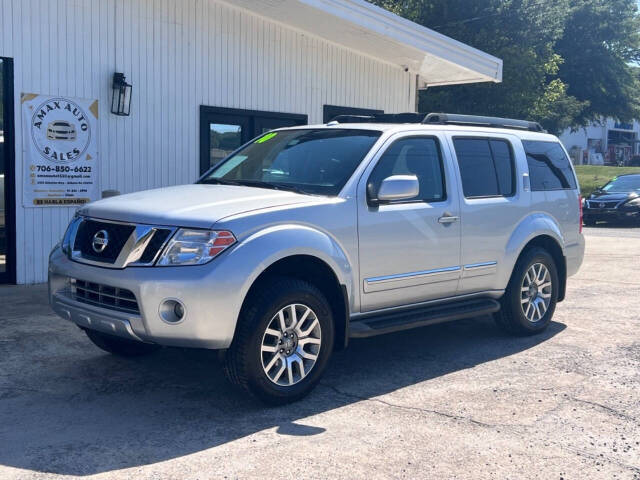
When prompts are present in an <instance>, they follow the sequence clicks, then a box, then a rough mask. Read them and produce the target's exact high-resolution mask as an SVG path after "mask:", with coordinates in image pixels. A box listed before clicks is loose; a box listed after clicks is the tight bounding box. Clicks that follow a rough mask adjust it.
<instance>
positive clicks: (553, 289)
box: [494, 247, 560, 335]
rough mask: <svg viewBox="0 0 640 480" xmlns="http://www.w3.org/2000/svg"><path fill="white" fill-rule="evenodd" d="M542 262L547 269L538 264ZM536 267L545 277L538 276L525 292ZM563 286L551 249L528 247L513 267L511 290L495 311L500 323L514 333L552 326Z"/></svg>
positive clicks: (540, 330)
mask: <svg viewBox="0 0 640 480" xmlns="http://www.w3.org/2000/svg"><path fill="white" fill-rule="evenodd" d="M539 265H542V266H543V267H544V269H546V273H544V272H543V270H542V269H540V268H539V267H537V266H539ZM532 268H533V271H534V272H540V273H539V277H538V278H541V277H542V275H544V279H543V281H538V279H536V281H535V282H532V283H536V286H535V287H530V288H529V289H528V290H527V291H526V292H525V291H523V289H524V288H525V287H526V286H528V280H529V279H531V280H533V278H532V276H533V274H532V270H531V269H532ZM527 274H529V277H528V278H527ZM548 282H551V283H550V285H549V286H545V285H547V283H548ZM559 286H560V282H559V279H558V270H557V267H556V264H555V262H554V260H553V257H552V256H551V255H550V254H549V252H547V251H546V250H544V249H542V248H539V247H533V248H530V249H528V250H526V251H525V252H524V253H523V254H522V255H521V257H520V258H519V259H518V261H517V262H516V266H515V268H514V269H513V273H512V274H511V279H510V280H509V285H508V286H507V290H506V291H505V294H504V296H503V297H502V299H501V300H500V303H501V309H500V311H498V312H497V313H495V314H494V318H495V320H496V323H497V324H498V325H499V326H500V327H502V328H503V329H504V330H506V331H507V332H509V333H511V334H514V335H534V334H536V333H540V332H542V331H543V330H545V329H546V328H547V327H548V326H549V323H550V322H551V318H552V317H553V313H554V311H555V309H556V304H557V302H558V288H559ZM533 295H535V297H534V296H533ZM547 295H548V297H547ZM525 299H528V300H527V302H524V300H525ZM547 300H548V303H547ZM541 302H542V303H541ZM525 311H526V314H525ZM527 315H529V316H527Z"/></svg>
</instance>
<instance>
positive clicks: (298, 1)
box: [0, 0, 502, 283]
mask: <svg viewBox="0 0 640 480" xmlns="http://www.w3.org/2000/svg"><path fill="white" fill-rule="evenodd" d="M116 72H120V73H123V74H124V75H125V77H126V82H128V83H129V84H130V85H132V95H131V102H130V115H129V116H118V115H115V114H113V113H111V112H110V110H111V103H112V94H113V88H112V87H113V85H112V83H113V78H114V73H116ZM0 77H1V78H0V84H2V85H3V98H2V99H1V100H2V101H1V102H0V107H2V110H1V111H0V122H2V123H0V130H4V139H5V142H4V147H3V148H2V150H0V175H4V182H5V184H6V188H4V192H5V210H4V212H2V215H3V216H5V217H6V222H5V223H6V227H4V232H3V234H4V236H5V237H6V240H5V241H3V240H2V235H1V234H0V262H2V261H4V262H5V263H0V282H14V281H15V282H17V283H33V282H43V281H46V276H47V269H46V264H47V255H48V253H49V251H50V249H51V248H52V246H53V245H54V244H55V243H56V242H58V241H59V239H60V238H61V236H62V235H63V232H64V230H65V228H66V225H67V223H68V222H69V220H70V218H71V217H72V216H73V214H74V211H75V209H76V207H77V205H73V203H74V202H76V203H81V202H82V201H86V200H93V199H96V198H98V197H99V196H100V192H103V191H105V190H117V191H119V192H122V193H128V192H132V191H136V190H142V189H148V188H153V187H161V186H166V185H172V184H178V183H188V182H193V181H195V180H196V179H197V178H198V176H199V174H200V173H202V172H203V171H204V170H205V169H206V168H207V167H208V166H209V165H210V163H211V161H212V160H215V159H217V158H220V157H221V156H223V155H224V154H225V152H228V151H229V150H231V149H233V148H235V147H236V146H238V145H239V144H241V143H243V142H245V141H248V140H249V139H250V138H252V137H253V136H255V135H257V134H259V133H261V132H263V131H264V130H267V129H271V128H275V127H280V126H285V125H293V124H304V123H307V122H309V123H314V122H315V123H318V122H323V121H326V120H327V119H328V118H330V117H332V116H333V115H336V114H337V113H347V112H366V111H368V110H383V111H385V112H411V111H415V106H416V99H417V90H418V89H419V88H424V87H425V86H430V85H444V84H459V83H470V82H485V81H490V82H499V81H501V77H502V62H501V60H499V59H497V58H495V57H492V56H490V55H487V54H485V53H483V52H480V51H478V50H475V49H473V48H471V47H469V46H467V45H464V44H462V43H460V42H457V41H454V40H452V39H450V38H447V37H445V36H443V35H440V34H438V33H436V32H434V31H432V30H429V29H426V28H424V27H421V26H419V25H416V24H414V23H412V22H410V21H407V20H405V19H403V18H400V17H398V16H395V15H393V14H391V13H389V12H386V11H384V10H382V9H380V8H377V7H375V6H373V5H371V4H369V3H367V2H364V1H362V0H278V1H273V0H227V1H222V0H180V1H179V0H155V1H154V0H0ZM23 94H24V95H23ZM45 95H50V96H52V97H57V99H58V101H59V105H58V106H59V107H60V106H61V105H62V107H64V106H68V105H76V106H78V109H79V110H78V111H79V112H82V115H85V116H87V117H91V118H92V122H89V123H91V125H89V126H87V124H81V123H77V124H74V123H73V121H71V120H63V119H61V118H55V117H51V118H50V120H51V121H50V120H46V121H45V123H46V124H47V125H48V126H47V128H46V130H45V129H44V127H42V132H46V135H45V133H43V135H45V136H44V137H42V138H40V139H39V140H38V138H36V137H37V135H36V134H37V133H38V130H37V129H36V127H34V125H36V124H37V125H38V128H40V124H41V123H42V122H43V121H44V120H40V121H39V122H38V121H36V115H37V114H38V112H42V113H41V116H42V117H43V118H44V117H45V116H46V114H47V112H46V111H45V110H46V108H49V107H50V108H52V109H53V108H55V103H51V102H53V101H54V100H56V99H55V98H54V99H49V100H47V101H46V102H49V103H46V102H43V103H41V104H39V105H37V106H35V107H34V104H32V103H33V102H36V101H39V100H38V99H41V98H46V97H44V96H45ZM96 100H97V103H96V102H95V101H96ZM85 101H86V103H83V102H85ZM60 102H62V103H60ZM69 102H71V103H69ZM47 105H48V106H49V107H47ZM83 105H85V106H84V107H83ZM73 108H74V110H75V107H73ZM361 109H364V110H361ZM60 111H62V108H61V110H60ZM68 111H69V112H71V110H68ZM88 112H91V113H88ZM69 115H70V113H69ZM78 115H80V114H78ZM93 117H96V118H93ZM47 118H49V117H47ZM82 118H83V119H84V118H85V117H82ZM72 120H73V119H72ZM47 122H48V123H47ZM74 125H75V126H74ZM85 128H87V129H88V130H85ZM80 140H82V142H87V143H86V144H83V145H84V146H81V148H80V147H79V148H78V150H77V152H76V151H75V150H74V149H75V148H76V146H74V145H75V144H74V143H73V142H80ZM65 141H66V142H70V143H68V144H64V143H63V142H65ZM38 142H40V143H42V142H45V143H46V142H49V143H48V144H49V145H52V144H53V143H52V142H54V143H55V142H58V143H56V144H55V145H61V146H60V152H59V154H60V156H58V153H55V152H54V153H55V158H53V159H52V158H50V157H51V151H50V149H49V150H47V148H45V147H42V145H41V144H39V143H38ZM67 145H68V146H67ZM78 145H79V144H78ZM87 145H89V147H88V148H89V150H86V148H87ZM40 147H42V148H40ZM54 150H58V147H56V148H54ZM45 152H48V155H49V157H42V158H41V157H40V155H42V156H44V155H45ZM65 152H66V153H65ZM74 152H75V153H74ZM87 152H92V154H91V155H89V154H88V153H87ZM63 160H64V161H63ZM38 162H39V163H38ZM46 162H48V163H46ZM82 162H84V163H82ZM45 163H46V164H47V165H53V170H52V171H51V172H53V173H51V172H50V173H49V174H46V175H45V174H44V173H42V172H41V171H40V170H41V169H44V167H43V166H42V165H40V164H43V165H44V164H45ZM74 165H75V167H74ZM78 165H92V168H89V170H91V173H90V174H87V176H86V179H87V181H86V182H85V183H87V184H91V183H92V182H93V183H92V186H91V188H89V189H88V190H87V192H88V193H86V192H85V193H82V194H81V193H79V192H82V191H83V189H80V190H78V191H77V192H76V193H73V190H70V189H69V185H70V183H68V182H69V180H68V178H67V177H65V178H67V179H66V180H61V183H64V185H62V186H61V189H60V190H59V192H62V193H59V192H58V193H56V190H55V188H52V187H51V184H48V185H49V186H48V187H47V188H48V190H46V192H47V193H45V194H43V193H42V191H43V190H42V189H41V188H39V187H40V185H41V184H40V181H41V180H40V179H41V178H45V177H46V178H49V180H47V181H49V182H51V181H52V180H51V178H52V177H53V178H56V179H63V177H64V176H65V175H66V174H64V173H63V174H59V173H56V172H58V170H56V166H60V168H61V171H62V172H64V171H65V170H64V168H67V167H71V170H70V171H71V172H73V171H74V168H75V170H76V171H77V170H78V168H77V166H78ZM82 168H85V167H82ZM82 168H81V169H80V170H82ZM87 168H88V167H87ZM0 178H2V177H0ZM83 178H84V177H83ZM65 182H67V183H65ZM53 183H55V182H53ZM65 189H66V190H65ZM65 192H66V193H65ZM69 192H71V193H69ZM91 192H97V194H96V193H91ZM56 195H57V196H56ZM83 195H84V197H86V198H79V197H82V196H83ZM39 196H40V197H42V196H44V197H46V198H39ZM54 197H55V198H54ZM67 197H68V200H69V203H70V205H69V206H61V205H62V204H65V200H64V199H65V198H67ZM51 198H53V200H51ZM51 205H57V206H51ZM0 224H1V222H0Z"/></svg>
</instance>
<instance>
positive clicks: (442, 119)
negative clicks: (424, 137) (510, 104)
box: [422, 113, 546, 132]
mask: <svg viewBox="0 0 640 480" xmlns="http://www.w3.org/2000/svg"><path fill="white" fill-rule="evenodd" d="M422 123H426V124H431V125H467V126H473V127H491V128H512V129H515V130H528V131H530V132H545V131H546V130H545V129H544V128H542V125H540V124H539V123H538V122H530V121H528V120H515V119H513V118H500V117H484V116H479V115H458V114H452V113H430V114H429V115H427V116H426V117H424V120H422Z"/></svg>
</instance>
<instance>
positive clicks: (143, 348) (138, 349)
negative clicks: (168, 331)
mask: <svg viewBox="0 0 640 480" xmlns="http://www.w3.org/2000/svg"><path fill="white" fill-rule="evenodd" d="M84 333H86V334H87V337H89V340H91V341H92V342H93V344H94V345H95V346H96V347H98V348H101V349H102V350H104V351H105V352H109V353H112V354H114V355H118V356H120V357H139V356H142V355H147V354H149V353H153V352H155V351H156V350H158V349H159V348H160V345H155V344H152V343H142V342H137V341H135V340H127V339H126V338H120V337H116V336H114V335H109V334H107V333H102V332H97V331H95V330H85V331H84Z"/></svg>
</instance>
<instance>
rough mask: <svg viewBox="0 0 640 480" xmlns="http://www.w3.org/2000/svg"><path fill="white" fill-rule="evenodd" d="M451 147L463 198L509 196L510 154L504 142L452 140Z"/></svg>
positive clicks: (510, 177)
mask: <svg viewBox="0 0 640 480" xmlns="http://www.w3.org/2000/svg"><path fill="white" fill-rule="evenodd" d="M453 144H454V147H455V150H456V156H457V157H458V166H459V167H460V176H461V177H462V189H463V191H464V196H465V197H467V198H474V197H497V196H510V195H513V193H514V190H515V189H514V168H513V154H512V150H511V147H510V145H509V143H508V142H507V141H505V140H496V139H487V138H456V139H454V141H453Z"/></svg>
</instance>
